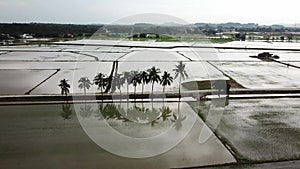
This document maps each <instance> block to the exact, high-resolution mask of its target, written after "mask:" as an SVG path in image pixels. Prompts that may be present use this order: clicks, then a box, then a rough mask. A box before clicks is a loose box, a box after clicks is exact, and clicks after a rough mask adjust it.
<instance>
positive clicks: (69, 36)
mask: <svg viewBox="0 0 300 169" xmlns="http://www.w3.org/2000/svg"><path fill="white" fill-rule="evenodd" d="M74 37H75V35H74V34H72V33H66V34H64V38H74Z"/></svg>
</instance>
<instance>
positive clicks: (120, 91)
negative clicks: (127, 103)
mask: <svg viewBox="0 0 300 169" xmlns="http://www.w3.org/2000/svg"><path fill="white" fill-rule="evenodd" d="M119 91H120V104H121V102H122V92H121V88H120V89H119Z"/></svg>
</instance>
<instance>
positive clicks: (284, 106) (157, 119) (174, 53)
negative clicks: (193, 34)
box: [0, 41, 300, 169]
mask: <svg viewBox="0 0 300 169" xmlns="http://www.w3.org/2000/svg"><path fill="white" fill-rule="evenodd" d="M73 43H79V42H73ZM94 43H100V44H101V43H102V44H111V45H113V44H114V43H115V42H114V41H99V42H94ZM131 43H132V42H122V43H121V44H123V45H130V44H131ZM134 44H135V45H146V46H147V45H148V46H151V45H152V46H153V45H154V46H157V47H159V46H165V47H169V46H172V45H180V44H177V43H172V44H171V43H154V44H153V43H149V44H148V43H147V42H135V43H134ZM223 46H229V47H231V46H240V47H242V48H245V50H244V49H241V50H233V49H216V50H215V49H200V48H197V49H195V50H191V49H189V48H178V49H176V48H175V49H156V48H151V49H143V48H141V47H136V48H130V47H103V46H102V47H101V46H81V47H79V46H72V45H64V46H60V45H53V46H42V47H38V46H16V47H1V48H0V49H1V51H0V61H1V62H0V75H1V77H2V78H3V79H2V80H1V82H0V95H23V94H24V93H25V92H28V91H29V90H31V89H33V90H32V92H31V93H30V94H33V95H35V94H36V95H40V94H46V95H48V94H55V95H57V94H58V95H59V94H60V89H59V87H58V83H59V81H60V80H61V79H63V78H66V79H68V80H69V82H70V83H71V86H72V89H71V92H72V93H76V94H82V93H83V91H82V90H81V89H79V88H78V80H79V79H80V78H81V77H85V76H86V77H88V78H89V79H91V80H92V79H93V78H94V76H95V75H96V74H97V73H98V72H103V73H105V74H109V73H110V71H111V69H112V65H113V63H112V62H113V61H119V67H118V70H117V71H118V73H122V72H125V71H130V70H136V71H137V70H139V71H141V70H147V69H148V68H151V67H152V66H153V65H155V66H156V67H158V68H160V69H161V70H162V71H169V72H172V71H173V69H174V67H175V65H177V64H178V62H179V61H183V62H184V63H185V64H186V71H187V73H188V74H189V77H188V78H187V79H185V80H186V82H187V81H192V80H199V79H213V78H224V77H225V76H227V77H230V78H231V79H233V80H234V81H235V82H236V83H238V84H240V85H242V86H244V87H245V88H248V89H297V88H299V87H300V81H299V79H300V73H299V71H300V69H297V68H293V67H288V66H286V65H283V64H280V63H275V62H266V61H262V60H259V59H254V58H250V57H249V56H252V55H257V54H258V53H260V52H261V51H259V50H246V48H247V47H265V48H298V47H299V45H298V44H290V43H274V44H269V43H261V42H259V43H254V42H252V43H251V42H244V43H243V42H232V43H228V44H224V45H223ZM269 52H271V53H274V54H277V55H279V56H280V59H279V61H281V62H284V63H289V64H293V65H295V66H299V65H300V53H299V52H291V51H272V50H271V49H270V51H269ZM57 70H59V71H58V72H57V73H56V74H54V75H53V76H51V75H52V74H53V73H55V72H56V71H57ZM172 75H173V74H172ZM41 82H42V83H41ZM178 83H179V81H178V79H175V80H174V83H173V84H172V85H171V86H168V87H166V91H170V92H174V91H178ZM37 85H38V86H37ZM34 87H36V88H34ZM121 90H122V91H123V92H125V91H126V90H127V86H126V85H124V86H122V87H121ZM128 90H129V92H131V93H132V92H133V91H134V87H133V86H132V85H130V86H129V88H128ZM154 90H155V91H156V92H157V91H158V92H162V90H163V88H162V87H161V86H160V85H155V86H154ZM137 91H141V86H139V87H137ZM144 91H145V92H150V91H151V85H147V86H145V88H144ZM87 92H88V93H95V92H99V91H97V88H96V86H94V85H93V86H92V87H91V88H90V90H88V91H87ZM117 92H119V91H117ZM148 101H149V100H148ZM212 102H213V101H212ZM212 102H210V101H205V102H193V103H191V102H182V103H181V104H178V103H177V102H174V103H166V105H163V104H162V102H160V103H159V104H156V103H154V108H153V105H151V104H149V103H148V102H147V103H146V102H144V103H138V104H133V103H130V104H129V105H126V104H99V103H98V104H96V103H94V104H76V105H73V104H52V105H26V106H25V105H20V106H16V105H14V106H13V105H10V106H0V133H1V137H0V168H3V169H8V168H103V167H105V168H180V167H194V166H195V167H196V166H208V165H221V164H226V163H236V162H237V164H240V163H242V164H241V165H238V166H223V168H276V164H278V166H279V167H280V166H283V168H285V167H284V166H286V167H290V168H297V166H299V162H295V163H293V162H287V163H285V162H282V161H286V160H288V161H289V160H299V159H300V115H299V110H300V99H298V98H281V99H270V98H269V99H268V98H265V99H241V100H240V99H237V100H227V102H226V103H225V104H223V103H222V105H223V106H221V107H218V106H217V107H215V106H214V105H212ZM178 105H180V106H178ZM224 105H225V107H224ZM177 106H178V107H179V108H178V107H177ZM167 107H168V108H169V109H168V110H167V109H165V108H167ZM180 107H181V108H180ZM179 110H180V111H179ZM99 112H100V113H99ZM141 112H142V113H141ZM145 112H148V115H145V114H147V113H145ZM178 112H181V114H179V113H178ZM128 113H129V114H130V113H132V114H134V116H133V117H131V116H128ZM125 117H126V118H125ZM179 117H181V118H179ZM127 118H128V119H129V122H128V121H127V120H126V119H127ZM178 119H181V120H182V121H181V122H180V123H176V121H178ZM179 121H180V120H179ZM110 130H112V131H114V132H113V133H119V134H120V135H123V136H130V137H129V138H139V139H148V138H149V139H150V138H151V139H153V138H158V137H159V136H161V135H160V133H169V135H168V139H167V138H165V139H163V140H165V141H162V142H159V144H157V145H155V146H154V143H155V142H151V144H150V143H149V145H151V146H149V145H143V144H141V143H139V142H134V141H133V142H130V141H128V140H127V141H128V142H127V143H128V144H124V143H126V139H127V137H126V138H119V137H116V138H115V137H114V135H112V134H111V133H110V132H107V131H110ZM100 131H101V132H100ZM183 131H184V132H183ZM97 132H99V133H97ZM181 132H182V133H184V134H182V133H181ZM95 133H96V134H95ZM171 133H172V134H171ZM180 133H181V134H180ZM103 138H105V139H103ZM151 139H150V140H151ZM176 139H178V140H177V142H176ZM97 140H98V141H100V142H98V141H97ZM120 140H122V141H120ZM101 141H103V142H106V143H107V142H109V143H110V144H109V145H113V146H112V147H106V146H103V145H102V146H101V144H100V143H101ZM166 142H167V143H169V144H165V143H166ZM132 143H135V144H132ZM177 143H178V144H177ZM134 145H136V147H134ZM154 147H156V148H157V151H156V149H155V148H154ZM110 148H111V149H110ZM162 149H163V150H165V149H166V150H165V151H164V152H160V151H159V150H162ZM119 150H124V151H123V152H122V151H119ZM143 150H152V151H154V150H155V152H160V153H159V154H157V156H154V157H146V158H141V159H139V158H132V157H130V156H134V155H135V153H137V154H138V153H143V152H144V151H143ZM112 152H114V153H112ZM128 152H132V153H131V154H127V157H124V156H125V155H124V153H128ZM150 152H151V151H150ZM118 153H120V154H121V155H118ZM122 155H123V156H122ZM139 155H141V154H139ZM265 162H271V163H270V164H268V163H266V164H256V163H265ZM277 162H280V163H277ZM244 164H245V165H244ZM274 164H275V166H274ZM289 165H291V166H289Z"/></svg>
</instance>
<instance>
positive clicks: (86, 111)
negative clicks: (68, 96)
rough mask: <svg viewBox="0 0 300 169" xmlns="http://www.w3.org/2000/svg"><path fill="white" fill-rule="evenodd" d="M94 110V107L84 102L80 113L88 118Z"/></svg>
mask: <svg viewBox="0 0 300 169" xmlns="http://www.w3.org/2000/svg"><path fill="white" fill-rule="evenodd" d="M93 112H94V110H93V109H92V106H91V105H88V104H86V103H85V104H84V105H83V106H81V107H80V110H79V114H80V116H81V117H83V118H88V117H90V116H91V115H92V114H93Z"/></svg>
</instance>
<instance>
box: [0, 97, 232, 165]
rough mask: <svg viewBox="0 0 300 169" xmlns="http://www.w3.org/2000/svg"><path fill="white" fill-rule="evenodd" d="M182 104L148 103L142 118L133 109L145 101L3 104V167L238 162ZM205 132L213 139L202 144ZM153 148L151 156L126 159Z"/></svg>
mask: <svg viewBox="0 0 300 169" xmlns="http://www.w3.org/2000/svg"><path fill="white" fill-rule="evenodd" d="M178 104H179V103H176V102H174V103H165V105H164V109H166V110H162V105H161V104H154V107H153V108H152V109H151V104H150V103H145V104H144V105H143V106H144V107H145V109H151V110H152V111H151V112H148V113H143V112H139V116H137V115H134V113H136V112H135V111H134V110H137V109H136V107H141V106H142V105H135V106H134V105H133V104H130V105H129V107H128V108H127V105H126V103H125V104H105V103H104V104H102V103H99V104H77V105H70V104H57V105H28V106H24V105H23V106H1V112H0V117H1V118H0V119H1V120H0V121H1V122H0V126H1V127H0V131H1V133H2V134H1V135H2V136H1V139H0V157H1V158H0V163H1V167H0V168H2V167H3V168H7V169H8V168H99V167H100V168H102V167H109V168H177V167H188V166H202V165H212V164H224V163H230V162H235V161H236V160H235V159H234V157H233V156H232V155H231V154H230V152H229V151H228V150H227V149H226V148H225V147H224V146H223V144H222V143H221V142H220V141H219V140H218V139H217V137H216V136H215V135H214V134H213V133H212V132H211V131H210V130H209V129H208V127H207V126H206V124H205V123H203V121H202V120H201V119H200V118H199V117H197V114H196V113H194V112H193V110H192V109H191V107H190V106H189V105H188V104H186V103H180V108H179V109H178V108H177V107H178ZM122 110H125V111H126V113H127V114H123V113H122ZM178 110H181V111H178ZM139 111H141V110H140V109H139ZM162 112H164V113H162ZM132 113H133V114H132ZM173 114H174V115H173ZM174 116H176V117H178V118H177V120H176V119H174ZM133 117H136V118H133ZM137 117H138V118H137ZM125 119H128V120H125ZM138 119H139V120H140V121H137V120H138ZM141 120H142V121H141ZM146 121H147V122H146ZM203 130H206V131H207V132H208V133H210V137H209V138H208V139H207V140H205V141H204V142H201V143H199V141H198V140H199V135H200V133H201V132H203ZM110 131H111V132H110ZM128 131H131V132H128ZM116 133H117V134H116ZM124 136H126V137H124ZM97 137H98V138H97ZM120 137H122V138H123V139H122V140H120V139H117V138H120ZM165 137H167V140H168V141H166V138H165ZM126 138H127V139H128V138H133V139H134V140H139V139H138V138H140V139H142V141H143V142H140V143H138V142H135V141H134V140H133V141H132V140H131V141H130V142H126ZM107 141H108V142H107ZM105 143H107V144H105ZM98 145H101V146H98ZM113 148H115V149H113ZM116 149H117V150H119V151H117V150H116ZM155 149H157V150H158V154H155V156H153V157H148V158H128V157H126V156H125V157H122V155H124V154H122V153H124V152H126V153H128V152H129V154H127V155H128V156H130V155H131V153H132V154H134V153H137V152H140V153H143V152H152V151H153V150H155ZM161 150H164V151H161ZM155 152H156V151H155ZM113 153H115V154H113ZM120 155H121V156H120Z"/></svg>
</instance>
